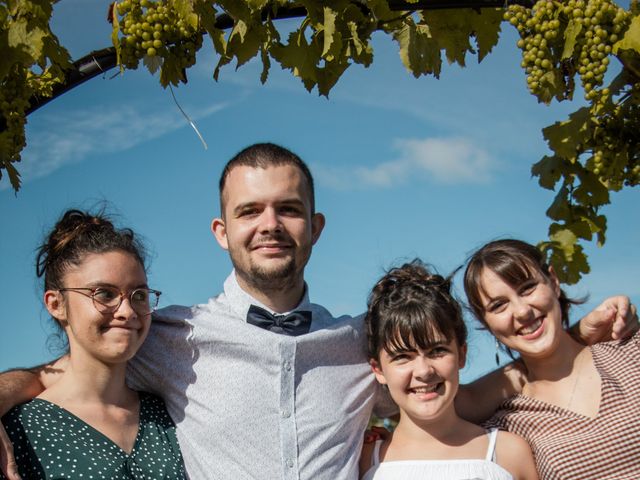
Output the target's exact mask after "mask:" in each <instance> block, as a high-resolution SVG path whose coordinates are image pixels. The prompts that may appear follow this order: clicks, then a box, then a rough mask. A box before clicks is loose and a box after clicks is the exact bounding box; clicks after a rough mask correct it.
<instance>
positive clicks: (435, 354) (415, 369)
mask: <svg viewBox="0 0 640 480" xmlns="http://www.w3.org/2000/svg"><path fill="white" fill-rule="evenodd" d="M465 354H466V345H465V346H463V347H459V346H458V344H457V343H456V341H455V340H451V341H447V340H446V339H444V338H443V339H442V340H441V341H439V342H437V343H434V344H432V345H430V346H429V347H427V348H426V349H420V348H407V349H402V350H398V351H393V352H388V351H387V350H384V349H383V350H381V351H380V355H379V357H380V360H379V361H375V360H372V361H371V365H372V369H373V372H374V374H375V376H376V379H377V380H378V382H380V383H381V384H384V385H387V387H388V388H389V393H390V394H391V397H392V398H393V400H394V401H395V402H396V404H397V405H398V407H399V408H400V412H401V418H403V417H405V416H406V417H409V418H410V419H411V421H413V422H414V423H425V422H427V423H429V422H432V421H437V420H438V419H440V418H441V417H442V416H443V415H446V414H448V413H450V412H451V411H452V409H453V408H454V406H453V400H454V398H455V396H456V393H457V391H458V386H459V370H460V368H462V367H463V366H464V362H465Z"/></svg>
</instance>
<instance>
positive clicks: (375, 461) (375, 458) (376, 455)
mask: <svg viewBox="0 0 640 480" xmlns="http://www.w3.org/2000/svg"><path fill="white" fill-rule="evenodd" d="M380 445H382V440H376V443H375V445H374V446H373V455H371V466H372V467H375V466H377V465H379V464H380Z"/></svg>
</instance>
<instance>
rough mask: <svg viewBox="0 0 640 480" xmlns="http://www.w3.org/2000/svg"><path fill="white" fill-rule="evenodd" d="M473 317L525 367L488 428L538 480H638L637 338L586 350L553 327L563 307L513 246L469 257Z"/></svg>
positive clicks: (531, 261) (530, 259) (528, 255)
mask: <svg viewBox="0 0 640 480" xmlns="http://www.w3.org/2000/svg"><path fill="white" fill-rule="evenodd" d="M464 284H465V291H466V293H467V297H468V299H469V304H470V306H471V308H472V309H473V311H474V314H475V315H476V317H477V318H478V319H479V320H480V321H481V322H482V324H483V325H484V326H485V327H487V328H488V329H489V330H490V331H491V333H493V334H494V335H495V337H496V338H497V339H498V340H499V341H500V342H501V343H502V344H504V345H505V346H506V347H508V348H509V349H511V350H514V351H517V352H518V353H519V354H520V358H521V359H522V360H523V362H524V364H525V365H526V367H527V377H526V383H525V385H524V388H523V391H522V394H520V395H516V396H515V397H513V398H511V399H510V400H507V401H506V402H505V403H503V404H502V406H501V407H500V409H499V410H498V411H497V412H496V414H495V416H494V417H493V419H492V420H490V422H489V424H491V425H494V426H498V427H500V428H503V429H505V430H509V431H512V432H515V433H517V434H519V435H522V436H523V437H524V438H525V439H526V440H527V441H528V442H529V444H530V445H531V448H532V449H533V452H534V453H535V459H536V464H537V468H538V472H539V473H540V477H541V478H543V479H549V480H551V479H562V480H571V479H575V480H584V479H592V478H598V479H623V478H625V479H627V478H629V479H631V478H640V443H639V442H638V438H640V417H639V416H638V413H640V396H639V395H638V393H640V334H639V333H637V332H636V334H635V335H634V336H633V337H632V338H631V339H628V340H624V341H619V342H618V341H616V342H605V343H599V344H596V345H594V346H592V347H585V346H584V345H582V344H580V343H578V342H577V341H575V340H574V339H573V338H572V337H571V336H570V335H569V334H568V333H567V332H566V331H565V329H564V328H563V326H566V325H567V324H568V321H569V315H568V313H569V307H570V306H571V304H572V303H575V302H573V301H572V300H571V299H569V298H567V296H566V295H565V294H564V292H563V291H562V290H561V289H560V283H559V282H558V278H557V276H556V274H555V273H554V271H553V268H551V267H549V266H548V265H546V264H545V262H544V258H543V256H542V253H541V252H540V251H539V250H538V249H537V248H535V247H534V246H533V245H529V244H527V243H525V242H521V241H519V240H499V241H495V242H491V243H489V244H487V245H485V246H484V247H482V248H481V249H480V250H478V251H477V252H476V253H475V254H474V255H473V256H472V257H471V259H470V261H469V264H468V266H467V269H466V272H465V279H464Z"/></svg>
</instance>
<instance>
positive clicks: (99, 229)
mask: <svg viewBox="0 0 640 480" xmlns="http://www.w3.org/2000/svg"><path fill="white" fill-rule="evenodd" d="M115 250H118V251H122V252H126V253H130V254H131V255H133V256H134V257H135V258H136V259H137V260H138V261H139V262H140V265H142V268H144V269H145V270H146V268H145V257H146V253H145V249H144V247H143V245H142V244H141V242H140V241H139V240H138V239H137V238H136V237H135V234H134V233H133V231H132V230H131V229H128V228H124V229H121V230H119V229H116V228H115V227H114V225H113V223H112V222H111V220H109V218H108V217H107V216H106V214H105V213H104V210H101V211H100V212H98V213H96V214H92V213H89V212H83V211H81V210H67V211H66V212H64V214H63V215H62V217H61V218H60V219H59V220H58V222H57V223H56V224H55V226H54V227H53V229H52V230H51V231H50V232H49V234H48V235H47V236H46V240H45V242H44V243H43V244H42V245H41V246H40V247H39V248H38V251H37V256H36V275H37V276H38V277H43V276H44V289H45V291H46V290H57V289H60V288H63V287H64V285H63V284H62V279H63V277H64V274H65V272H66V271H67V269H68V268H69V267H70V266H73V265H79V264H80V263H81V262H82V260H83V259H84V257H85V256H86V255H88V254H91V253H105V252H112V251H115Z"/></svg>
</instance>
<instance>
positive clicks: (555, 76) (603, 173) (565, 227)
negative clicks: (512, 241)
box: [504, 0, 640, 282]
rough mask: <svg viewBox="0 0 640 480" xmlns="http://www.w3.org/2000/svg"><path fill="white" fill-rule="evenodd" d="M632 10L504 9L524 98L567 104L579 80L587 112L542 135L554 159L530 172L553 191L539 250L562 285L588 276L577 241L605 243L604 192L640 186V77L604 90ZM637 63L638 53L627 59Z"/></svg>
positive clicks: (600, 3) (597, 6)
mask: <svg viewBox="0 0 640 480" xmlns="http://www.w3.org/2000/svg"><path fill="white" fill-rule="evenodd" d="M634 10H637V7H636V6H635V5H632V8H631V9H630V10H629V11H627V10H624V9H623V8H621V7H620V6H618V5H616V4H615V3H613V2H612V1H611V0H569V1H568V2H558V1H553V0H538V1H537V2H536V3H535V4H534V5H533V6H532V7H531V8H526V7H523V6H520V5H510V6H509V7H507V9H506V10H505V17H504V18H505V20H506V21H508V22H509V23H510V24H511V25H513V26H514V27H515V28H516V29H517V31H518V33H519V36H520V38H519V40H518V47H519V48H520V50H521V51H522V63H521V66H522V68H523V69H524V71H525V74H526V78H527V86H528V89H529V91H530V92H531V93H532V94H533V95H535V96H536V97H537V98H538V100H539V101H540V102H543V103H550V102H551V101H552V100H553V99H554V98H555V99H556V100H558V101H563V100H567V99H571V98H572V97H573V94H574V90H575V88H576V81H575V77H576V76H577V77H578V78H579V82H580V85H581V87H582V90H583V92H584V99H585V100H586V102H587V106H586V107H583V108H581V109H580V110H578V111H577V112H575V113H574V114H573V115H572V116H570V118H569V119H568V120H567V121H564V122H558V123H556V124H554V125H552V126H550V127H547V128H546V129H545V130H544V135H545V138H546V139H547V141H548V143H549V146H550V148H551V150H552V151H553V153H554V155H553V156H547V157H545V158H543V159H542V160H541V161H540V162H538V163H537V164H536V165H534V167H533V170H532V172H533V174H534V175H535V176H538V177H539V183H540V185H541V186H543V187H545V188H549V189H554V188H556V186H557V184H558V183H560V187H559V188H558V190H557V194H556V198H555V199H554V202H553V204H552V205H551V207H550V208H549V210H548V211H547V215H548V216H549V217H550V218H551V219H552V220H554V222H553V223H552V224H551V226H550V228H549V236H550V241H547V242H543V243H541V245H540V246H541V248H542V249H543V250H545V251H546V252H547V253H548V255H549V257H550V260H551V263H552V264H554V266H555V267H556V270H557V271H558V272H559V273H560V274H561V278H563V279H564V280H567V281H570V282H575V281H577V280H578V279H579V276H580V273H586V272H588V264H587V262H586V257H585V256H584V253H583V251H582V247H580V246H579V245H577V242H578V240H579V239H584V240H591V239H592V236H593V235H594V234H595V235H596V236H597V238H598V242H599V243H600V244H603V243H604V241H605V231H606V218H605V217H604V216H602V215H601V214H600V211H599V210H600V208H601V207H602V206H603V205H606V204H608V203H609V201H610V197H609V192H610V191H618V190H620V189H621V188H623V187H625V186H627V187H633V186H636V185H638V183H639V180H640V176H639V174H640V158H639V157H640V155H639V154H640V150H639V149H640V129H639V128H640V116H639V114H640V102H639V100H640V98H639V95H638V94H639V92H640V83H639V82H640V78H639V77H638V76H637V70H636V71H635V72H634V71H631V70H630V69H629V70H627V69H623V73H622V74H621V75H620V76H619V77H618V78H617V79H616V80H614V82H612V84H611V85H608V86H605V85H604V80H605V75H606V73H607V70H608V67H609V64H610V61H611V58H615V57H613V55H614V54H615V53H616V49H617V48H618V47H619V45H620V42H621V39H623V38H624V37H625V35H626V33H627V31H628V30H629V28H630V26H631V23H632V21H633V20H634V18H635V19H636V21H637V14H638V12H637V11H635V12H634ZM634 55H635V56H636V57H634V60H636V61H637V52H636V53H631V56H632V57H633V56H634Z"/></svg>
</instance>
